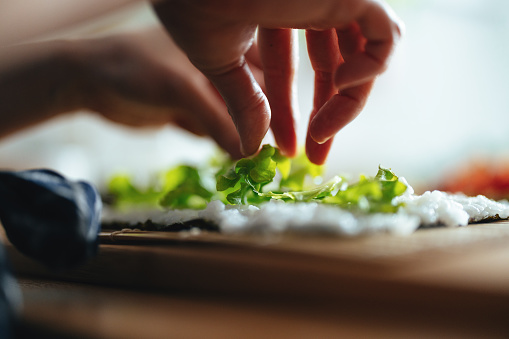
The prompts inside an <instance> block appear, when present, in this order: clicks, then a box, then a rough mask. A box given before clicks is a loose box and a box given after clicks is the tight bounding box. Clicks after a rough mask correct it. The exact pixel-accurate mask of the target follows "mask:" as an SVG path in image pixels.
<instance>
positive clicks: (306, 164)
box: [109, 145, 407, 213]
mask: <svg viewBox="0 0 509 339" xmlns="http://www.w3.org/2000/svg"><path fill="white" fill-rule="evenodd" d="M211 168H215V175H214V171H211ZM207 169H208V170H204V169H198V168H196V167H191V166H185V165H181V166H177V167H174V168H172V169H171V170H169V171H167V172H165V173H164V174H163V175H162V176H160V178H159V181H158V182H157V183H156V184H154V185H152V186H151V187H149V188H146V189H143V190H142V189H139V188H137V187H136V186H135V185H133V184H132V182H131V180H130V179H129V177H127V176H117V177H114V178H113V179H112V180H111V182H110V185H109V191H110V193H112V194H113V195H115V196H116V200H117V206H119V205H120V206H122V205H129V204H130V205H131V206H132V205H139V204H149V205H150V204H151V205H153V206H154V205H155V206H160V207H164V208H171V209H185V208H192V209H201V208H204V207H205V206H206V205H207V203H208V202H210V201H212V200H220V201H222V202H223V203H225V204H233V205H248V204H251V205H258V204H260V203H263V202H267V201H270V200H282V201H285V202H287V203H291V202H310V201H315V202H320V203H326V204H332V205H337V206H339V207H341V208H345V209H349V210H354V211H359V212H362V213H375V212H382V213H394V212H396V211H397V210H398V208H399V207H400V204H396V203H393V201H394V198H395V197H397V196H400V195H402V194H403V193H404V192H405V191H406V189H407V185H406V184H405V183H403V182H402V181H399V179H398V177H397V176H396V175H395V174H394V173H393V172H392V171H391V170H390V169H385V168H382V167H379V169H378V173H377V174H376V176H375V177H372V178H369V177H366V176H361V177H360V180H359V182H357V183H355V184H352V185H348V183H347V182H346V181H345V179H344V178H341V177H339V176H336V177H334V178H332V179H331V180H329V181H327V182H326V183H324V184H321V185H318V186H316V183H317V182H319V181H320V180H321V175H322V173H323V166H317V165H314V164H312V163H311V162H310V161H309V160H308V159H307V157H306V155H305V154H304V153H303V152H302V153H301V154H300V155H299V156H298V157H296V158H295V159H289V158H287V157H285V156H283V155H282V154H281V153H280V152H279V150H278V149H277V148H274V147H272V146H270V145H264V146H263V147H262V149H261V150H260V152H259V153H258V154H257V155H255V156H252V157H249V158H244V159H240V160H239V161H237V162H233V161H232V160H231V159H229V158H224V157H222V158H220V157H218V156H216V157H215V158H213V161H211V162H209V164H208V166H207ZM210 182H212V185H208V184H207V183H210ZM310 182H312V183H314V185H310ZM214 184H215V189H214V187H212V186H213V185H214Z"/></svg>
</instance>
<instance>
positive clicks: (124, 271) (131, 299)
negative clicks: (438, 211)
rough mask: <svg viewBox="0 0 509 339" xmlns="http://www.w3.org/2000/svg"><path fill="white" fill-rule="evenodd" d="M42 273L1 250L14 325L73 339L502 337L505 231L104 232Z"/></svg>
mask: <svg viewBox="0 0 509 339" xmlns="http://www.w3.org/2000/svg"><path fill="white" fill-rule="evenodd" d="M101 241H102V244H101V246H100V251H99V255H98V256H97V257H96V258H94V259H93V260H91V261H89V262H88V263H87V264H85V265H83V266H82V267H79V268H77V269H75V270H71V271H66V272H59V273H55V272H51V271H48V270H47V269H46V268H44V267H42V266H40V265H39V264H37V263H35V262H33V261H32V260H30V259H28V258H26V257H24V256H23V255H21V254H19V253H18V252H17V251H16V250H15V249H14V248H13V247H12V246H9V245H8V246H7V247H8V251H9V255H10V259H11V261H12V263H13V266H14V270H15V271H16V274H17V275H18V277H19V281H20V285H21V287H22V291H23V294H24V302H25V307H24V311H23V314H22V319H23V321H24V322H25V324H26V325H27V326H32V327H34V326H35V328H37V329H39V330H40V331H52V333H54V332H57V333H60V334H62V335H68V336H70V337H80V338H81V337H84V338H141V337H143V338H168V337H176V338H202V337H207V338H216V337H217V338H238V337H243V338H250V337H252V338H259V337H278V338H286V337H288V338H296V337H297V338H298V337H302V338H309V337H314V338H316V337H338V336H344V337H356V338H358V337H374V336H376V337H390V338H398V337H401V338H408V337H409V336H411V337H430V336H439V335H440V336H442V337H462V338H467V337H472V338H479V337H494V338H496V337H500V338H507V337H508V336H509V322H508V321H507V316H506V315H507V314H508V311H509V222H507V221H502V222H496V223H488V224H478V225H471V226H468V227H461V228H451V229H449V228H436V229H427V230H419V231H417V232H416V233H414V234H412V235H410V236H393V235H381V236H376V237H365V238H356V239H337V238H330V237H316V236H280V237H266V236H224V235H221V234H214V233H207V232H201V233H199V234H195V233H191V232H187V233H173V234H172V233H160V232H127V231H125V232H113V231H111V232H108V231H104V232H103V233H102V234H101Z"/></svg>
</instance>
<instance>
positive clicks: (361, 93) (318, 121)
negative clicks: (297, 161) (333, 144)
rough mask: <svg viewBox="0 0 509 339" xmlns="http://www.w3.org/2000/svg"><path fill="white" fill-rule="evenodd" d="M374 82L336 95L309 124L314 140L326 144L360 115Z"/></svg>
mask: <svg viewBox="0 0 509 339" xmlns="http://www.w3.org/2000/svg"><path fill="white" fill-rule="evenodd" d="M373 82H374V81H369V82H367V83H365V84H363V85H359V86H356V87H352V88H349V89H346V90H343V91H341V93H339V94H335V95H334V96H333V97H332V98H331V99H330V100H329V101H327V103H325V105H323V106H322V108H320V110H319V111H318V112H317V114H316V116H315V117H314V118H313V119H312V120H311V123H310V124H309V133H310V135H311V137H312V138H313V140H315V141H316V142H318V143H320V144H321V143H324V142H326V141H328V140H329V139H330V138H332V137H333V136H334V135H335V134H336V133H337V132H339V131H340V130H341V129H342V128H343V127H345V126H346V125H347V124H349V123H350V122H351V121H352V120H353V119H355V118H356V117H357V115H359V113H360V112H361V110H362V108H363V107H364V105H365V104H366V100H367V98H368V95H369V93H370V91H371V88H372V86H373Z"/></svg>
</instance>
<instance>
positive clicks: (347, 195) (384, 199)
mask: <svg viewBox="0 0 509 339" xmlns="http://www.w3.org/2000/svg"><path fill="white" fill-rule="evenodd" d="M406 189H407V186H406V185H405V184H404V183H403V182H401V181H399V179H398V177H397V176H396V175H395V174H394V173H393V172H392V171H391V170H390V169H386V168H382V167H379V168H378V173H377V174H376V176H375V177H374V178H367V177H365V176H361V178H360V180H359V182H357V183H355V184H353V185H351V186H348V187H345V188H344V189H342V190H340V191H338V192H337V194H336V195H334V196H332V195H331V196H329V197H326V198H325V199H324V200H323V202H324V203H327V204H334V205H338V206H340V207H342V208H345V209H353V210H357V211H361V212H367V213H375V212H380V213H394V212H396V211H397V210H398V208H399V207H400V206H401V204H395V203H393V199H394V198H395V197H397V196H400V195H402V194H403V193H404V192H405V191H406Z"/></svg>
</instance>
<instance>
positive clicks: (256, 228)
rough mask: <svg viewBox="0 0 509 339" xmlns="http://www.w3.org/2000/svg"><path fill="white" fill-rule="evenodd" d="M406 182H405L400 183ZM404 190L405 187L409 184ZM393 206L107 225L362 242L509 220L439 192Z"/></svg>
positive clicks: (265, 207)
mask: <svg viewBox="0 0 509 339" xmlns="http://www.w3.org/2000/svg"><path fill="white" fill-rule="evenodd" d="M400 180H402V181H403V182H405V181H404V179H403V178H400ZM405 184H406V182H405ZM407 186H408V187H409V188H408V189H407V191H406V192H405V193H404V194H403V195H402V196H400V197H397V198H395V199H394V201H393V202H394V203H395V204H396V203H403V206H402V207H401V208H400V209H399V211H398V212H397V213H394V214H386V213H374V214H360V213H353V212H351V211H347V210H344V209H341V208H338V207H336V206H333V205H327V204H320V203H315V202H313V203H284V202H282V201H270V202H268V203H265V204H262V205H260V206H258V207H257V206H251V205H249V206H232V205H225V204H223V203H222V202H220V201H212V202H211V203H209V204H208V206H207V208H206V209H204V210H202V211H196V210H171V211H162V210H151V211H147V210H131V211H129V212H127V213H126V212H117V211H114V210H110V209H106V210H105V211H104V213H103V223H105V224H106V223H111V222H120V223H126V224H129V225H136V224H137V223H140V222H141V223H143V222H145V221H147V220H151V221H152V222H153V223H155V224H158V225H172V224H176V223H183V222H186V221H190V220H194V219H204V220H206V221H209V222H211V223H213V224H215V225H217V226H218V227H219V229H220V231H221V232H222V233H227V234H228V233H230V234H231V233H263V234H278V233H285V232H292V233H322V234H334V235H338V236H358V235H366V234H376V233H392V234H410V233H412V232H413V231H415V230H416V229H417V228H418V227H419V226H420V225H422V226H432V225H445V226H447V227H457V226H466V225H467V224H468V223H469V222H475V221H481V220H485V219H488V218H493V217H498V218H501V219H507V218H509V203H508V202H507V201H501V202H497V201H494V200H490V199H488V198H486V197H484V196H481V195H479V196H477V197H467V196H465V195H462V194H448V193H445V192H441V191H432V192H429V191H428V192H425V193H424V194H422V195H415V194H414V191H413V189H412V187H411V186H409V185H408V184H407Z"/></svg>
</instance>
